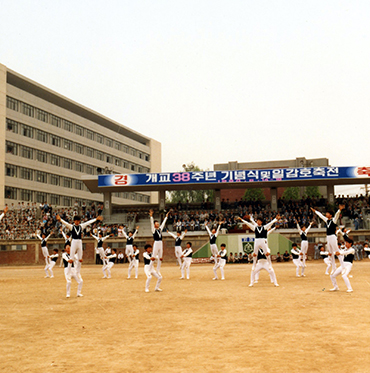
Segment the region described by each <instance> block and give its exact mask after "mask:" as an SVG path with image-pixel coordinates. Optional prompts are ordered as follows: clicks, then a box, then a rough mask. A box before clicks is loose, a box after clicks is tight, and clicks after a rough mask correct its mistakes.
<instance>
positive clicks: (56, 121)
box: [50, 114, 62, 128]
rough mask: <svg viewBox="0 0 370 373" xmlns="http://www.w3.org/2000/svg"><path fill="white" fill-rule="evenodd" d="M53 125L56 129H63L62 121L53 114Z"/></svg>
mask: <svg viewBox="0 0 370 373" xmlns="http://www.w3.org/2000/svg"><path fill="white" fill-rule="evenodd" d="M50 117H51V124H52V125H53V126H55V127H59V128H60V127H61V126H62V120H61V119H60V118H59V117H56V116H55V115H53V114H51V115H50Z"/></svg>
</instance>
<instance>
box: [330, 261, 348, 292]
mask: <svg viewBox="0 0 370 373" xmlns="http://www.w3.org/2000/svg"><path fill="white" fill-rule="evenodd" d="M351 269H352V263H351V262H344V261H343V266H340V267H338V268H337V269H336V270H335V271H334V273H333V274H332V275H330V279H331V282H332V283H333V285H334V287H335V288H337V287H338V284H337V280H336V277H337V276H339V275H340V274H341V273H342V270H344V272H343V274H342V278H343V280H344V282H345V284H346V285H347V288H348V290H352V286H351V283H350V282H349V279H348V275H349V273H350V272H351Z"/></svg>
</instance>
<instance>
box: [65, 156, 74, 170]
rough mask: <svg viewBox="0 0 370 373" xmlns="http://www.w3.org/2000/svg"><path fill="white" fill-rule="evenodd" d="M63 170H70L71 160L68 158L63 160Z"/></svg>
mask: <svg viewBox="0 0 370 373" xmlns="http://www.w3.org/2000/svg"><path fill="white" fill-rule="evenodd" d="M64 168H68V169H69V170H72V160H71V159H68V158H64Z"/></svg>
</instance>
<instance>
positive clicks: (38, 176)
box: [35, 171, 48, 184]
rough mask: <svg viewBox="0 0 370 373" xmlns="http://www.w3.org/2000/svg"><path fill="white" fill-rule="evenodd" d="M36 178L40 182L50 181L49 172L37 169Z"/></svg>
mask: <svg viewBox="0 0 370 373" xmlns="http://www.w3.org/2000/svg"><path fill="white" fill-rule="evenodd" d="M35 180H36V181H38V182H39V183H45V184H46V183H47V182H48V174H47V173H46V172H42V171H36V178H35Z"/></svg>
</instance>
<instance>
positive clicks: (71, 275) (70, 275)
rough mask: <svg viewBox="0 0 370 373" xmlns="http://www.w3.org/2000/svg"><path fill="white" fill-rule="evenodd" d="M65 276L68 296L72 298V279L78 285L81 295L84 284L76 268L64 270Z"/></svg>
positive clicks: (78, 292)
mask: <svg viewBox="0 0 370 373" xmlns="http://www.w3.org/2000/svg"><path fill="white" fill-rule="evenodd" d="M64 276H65V278H66V281H67V296H70V294H71V284H72V278H74V279H75V280H76V282H77V284H78V287H77V295H79V294H81V290H82V284H83V280H82V278H81V276H79V275H78V273H77V272H76V269H75V268H68V267H67V268H64Z"/></svg>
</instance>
